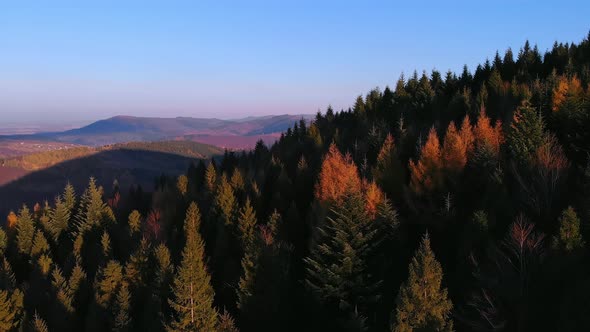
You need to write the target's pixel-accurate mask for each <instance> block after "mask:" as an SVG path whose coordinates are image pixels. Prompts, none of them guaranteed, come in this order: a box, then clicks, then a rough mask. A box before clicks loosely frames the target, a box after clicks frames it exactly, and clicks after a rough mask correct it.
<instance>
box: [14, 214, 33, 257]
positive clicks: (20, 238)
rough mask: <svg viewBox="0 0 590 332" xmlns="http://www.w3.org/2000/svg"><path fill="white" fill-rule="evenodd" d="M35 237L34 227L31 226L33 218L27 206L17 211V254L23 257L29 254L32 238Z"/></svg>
mask: <svg viewBox="0 0 590 332" xmlns="http://www.w3.org/2000/svg"><path fill="white" fill-rule="evenodd" d="M34 236H35V225H34V224H33V217H32V216H31V212H30V211H29V209H28V208H27V206H26V205H25V206H23V208H22V209H21V210H20V211H19V215H18V221H17V223H16V242H17V245H18V252H19V253H21V254H24V255H30V254H31V248H32V247H33V237H34Z"/></svg>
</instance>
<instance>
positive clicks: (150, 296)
mask: <svg viewBox="0 0 590 332" xmlns="http://www.w3.org/2000/svg"><path fill="white" fill-rule="evenodd" d="M589 83H590V35H589V36H588V37H587V38H586V39H584V40H583V41H581V42H580V43H577V44H576V43H571V44H570V43H566V44H563V43H555V45H554V46H553V48H551V49H550V50H548V51H547V52H546V53H544V54H543V53H541V52H540V51H539V50H538V49H537V47H536V46H532V45H531V44H529V43H528V42H527V43H526V44H525V45H524V46H523V47H522V48H520V49H519V50H518V51H517V52H514V53H513V51H512V50H510V49H508V50H507V51H506V52H505V53H503V54H502V53H496V54H495V56H493V57H492V59H491V60H486V61H485V62H484V63H482V64H481V65H479V66H478V67H477V68H476V69H475V70H474V71H470V70H469V69H468V68H467V67H465V68H464V70H463V72H462V73H452V72H447V73H441V72H438V71H436V70H434V71H432V72H429V73H427V72H422V73H417V72H414V73H413V74H410V75H405V76H404V75H403V76H402V77H400V78H399V80H398V81H397V83H396V84H395V86H393V87H386V88H385V89H384V90H380V89H374V90H372V91H369V92H368V93H367V94H366V95H361V96H358V97H357V98H356V100H355V101H354V103H353V104H351V105H353V106H352V107H351V108H349V109H345V110H341V111H335V110H333V109H332V108H331V107H328V108H327V109H326V110H325V111H324V112H318V114H317V116H316V117H315V119H314V120H313V121H311V122H306V121H303V120H302V121H301V122H299V123H296V124H294V126H293V127H292V128H290V129H289V130H288V131H286V132H285V133H284V134H283V135H282V136H281V138H280V140H279V141H278V142H277V143H275V144H274V145H272V146H270V147H267V146H265V145H264V144H263V143H262V142H260V143H259V144H257V146H256V148H255V149H253V150H251V151H246V152H226V153H225V155H224V156H223V158H221V159H213V160H201V161H195V163H194V164H193V165H191V167H190V168H189V169H188V170H187V171H186V174H184V175H181V176H178V177H176V176H162V177H160V178H158V179H156V181H155V187H154V190H153V191H151V190H145V189H141V188H140V187H132V188H131V190H129V191H127V190H125V191H123V190H119V187H118V185H117V183H114V184H111V183H102V181H101V179H93V178H91V179H90V180H89V182H88V185H87V187H86V188H74V187H73V186H71V185H66V184H65V183H64V185H65V188H64V190H63V192H61V193H56V194H55V200H53V201H49V202H39V203H38V204H36V205H35V206H26V205H25V206H20V207H18V206H15V207H14V212H11V213H10V214H9V215H8V216H7V220H6V224H5V227H3V228H2V229H1V230H0V256H1V262H0V330H1V331H223V332H229V331H395V332H402V331H403V332H405V331H589V330H590V251H589V245H588V241H589V239H590V158H589V156H590V88H589ZM351 101H353V100H351ZM162 171H163V172H164V173H166V170H162ZM150 189H151V188H150Z"/></svg>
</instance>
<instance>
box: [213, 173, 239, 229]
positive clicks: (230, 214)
mask: <svg viewBox="0 0 590 332" xmlns="http://www.w3.org/2000/svg"><path fill="white" fill-rule="evenodd" d="M215 207H216V209H217V212H218V215H219V216H220V218H221V219H222V221H223V224H225V225H231V224H233V222H234V211H235V208H236V198H235V196H234V190H233V189H232V187H231V185H230V184H229V182H228V181H227V177H226V176H225V174H222V175H221V180H220V182H219V185H218V186H217V191H216V194H215Z"/></svg>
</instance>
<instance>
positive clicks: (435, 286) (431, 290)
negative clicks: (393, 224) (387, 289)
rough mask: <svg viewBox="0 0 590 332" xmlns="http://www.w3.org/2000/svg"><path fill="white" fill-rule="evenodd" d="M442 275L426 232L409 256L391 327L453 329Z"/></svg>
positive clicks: (397, 330)
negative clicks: (410, 257)
mask: <svg viewBox="0 0 590 332" xmlns="http://www.w3.org/2000/svg"><path fill="white" fill-rule="evenodd" d="M442 278H443V271H442V267H441V266H440V263H439V262H438V261H437V260H436V259H435V257H434V253H433V252H432V249H430V237H429V236H428V233H427V234H426V235H424V237H423V238H422V242H421V243H420V248H418V250H417V251H416V254H415V256H414V258H412V262H411V263H410V266H409V276H408V280H407V281H406V283H404V284H402V286H401V287H400V290H399V293H398V298H397V309H396V314H395V323H394V325H393V326H392V329H391V330H392V331H394V332H411V331H453V321H452V320H451V318H450V313H451V309H452V308H453V304H452V303H451V301H450V300H449V299H448V298H447V290H446V289H445V288H442Z"/></svg>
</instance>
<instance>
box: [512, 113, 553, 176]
mask: <svg viewBox="0 0 590 332" xmlns="http://www.w3.org/2000/svg"><path fill="white" fill-rule="evenodd" d="M544 130H545V125H544V123H543V119H542V118H541V116H540V114H539V113H537V111H535V109H533V108H532V107H527V106H523V107H520V108H518V109H517V110H516V113H515V114H514V119H513V120H512V125H511V126H510V131H509V132H508V137H507V141H508V149H509V151H510V154H511V156H512V158H514V159H515V160H516V161H517V163H518V164H519V166H527V165H528V163H530V162H531V161H532V160H533V158H534V156H535V152H536V151H537V149H538V148H539V147H540V146H541V144H543V138H544Z"/></svg>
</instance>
